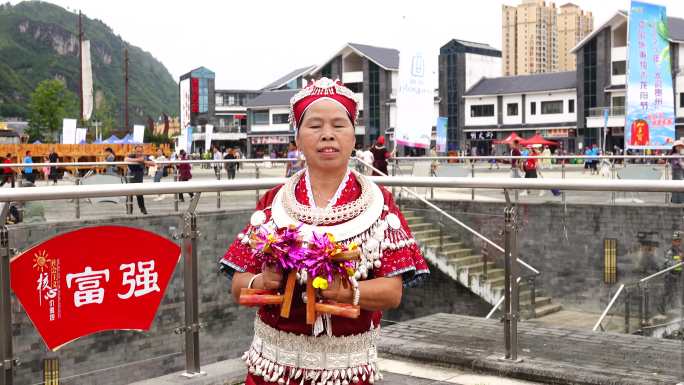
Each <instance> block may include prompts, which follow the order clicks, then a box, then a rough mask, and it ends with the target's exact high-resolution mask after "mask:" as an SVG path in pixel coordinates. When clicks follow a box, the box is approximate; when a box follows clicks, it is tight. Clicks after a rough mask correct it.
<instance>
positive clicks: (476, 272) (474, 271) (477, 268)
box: [458, 262, 494, 278]
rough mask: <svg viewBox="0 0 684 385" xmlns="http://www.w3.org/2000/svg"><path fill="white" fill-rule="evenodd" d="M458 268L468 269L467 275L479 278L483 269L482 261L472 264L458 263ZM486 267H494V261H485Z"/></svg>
mask: <svg viewBox="0 0 684 385" xmlns="http://www.w3.org/2000/svg"><path fill="white" fill-rule="evenodd" d="M458 269H459V270H468V275H471V276H477V277H478V278H479V276H480V275H482V270H484V263H482V262H478V263H473V264H472V265H460V266H458ZM487 269H488V270H489V269H494V262H487Z"/></svg>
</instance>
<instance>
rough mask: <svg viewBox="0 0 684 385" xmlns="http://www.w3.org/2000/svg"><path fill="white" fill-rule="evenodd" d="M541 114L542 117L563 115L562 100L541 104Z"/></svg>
mask: <svg viewBox="0 0 684 385" xmlns="http://www.w3.org/2000/svg"><path fill="white" fill-rule="evenodd" d="M541 113H542V115H550V114H562V113H563V101H562V100H552V101H548V102H541Z"/></svg>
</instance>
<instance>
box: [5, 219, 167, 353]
mask: <svg viewBox="0 0 684 385" xmlns="http://www.w3.org/2000/svg"><path fill="white" fill-rule="evenodd" d="M179 258H180V248H179V247H178V245H177V244H175V243H174V242H171V241H169V240H168V239H166V238H163V237H160V236H159V235H157V234H154V233H151V232H148V231H144V230H140V229H135V228H131V227H122V226H97V227H88V228H83V229H79V230H76V231H72V232H69V233H65V234H62V235H58V236H56V237H54V238H52V239H49V240H47V241H45V242H43V243H41V244H39V245H37V246H34V247H32V248H30V249H29V250H27V251H25V252H23V253H22V254H20V255H18V256H16V257H14V258H12V260H11V262H10V274H11V276H10V278H11V285H12V290H13V291H14V293H15V294H16V296H17V298H19V301H20V302H21V304H22V305H23V306H24V309H25V310H26V313H27V314H28V316H29V318H31V321H33V324H34V325H35V326H36V329H38V332H39V333H40V335H41V336H42V337H43V340H44V341H45V344H46V345H47V346H48V348H50V349H51V350H57V349H59V348H60V347H61V346H63V345H64V344H66V343H68V342H71V341H73V340H75V339H77V338H79V337H83V336H86V335H88V334H92V333H96V332H100V331H104V330H118V329H126V330H149V328H150V326H151V325H152V321H153V320H154V315H155V313H156V312H157V308H158V307H159V303H160V302H161V300H162V298H163V297H164V291H165V290H166V286H167V285H168V284H169V280H170V279H171V275H172V274H173V271H174V269H175V267H176V265H177V264H178V259H179Z"/></svg>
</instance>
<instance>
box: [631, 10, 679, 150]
mask: <svg viewBox="0 0 684 385" xmlns="http://www.w3.org/2000/svg"><path fill="white" fill-rule="evenodd" d="M627 35H628V36H627V37H628V39H627V40H628V43H627V116H626V119H625V145H626V147H627V148H630V149H670V148H671V147H672V142H673V141H674V137H675V128H674V123H675V116H674V94H673V91H672V72H671V70H670V55H671V54H670V43H669V32H668V21H667V14H666V12H665V7H663V6H660V5H655V4H647V3H641V2H637V1H633V2H632V5H631V8H630V12H629V22H628V31H627Z"/></svg>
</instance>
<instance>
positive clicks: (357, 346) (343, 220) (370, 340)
mask: <svg viewBox="0 0 684 385" xmlns="http://www.w3.org/2000/svg"><path fill="white" fill-rule="evenodd" d="M290 107H291V111H290V120H291V123H292V124H293V126H294V127H295V129H296V130H297V135H296V141H297V145H298V147H299V148H300V149H301V151H303V153H304V155H305V157H306V160H307V162H306V168H305V169H304V170H301V171H299V172H298V173H296V174H295V175H293V176H292V177H290V178H289V179H288V180H287V182H286V183H285V184H284V185H282V186H278V187H276V188H274V189H272V190H270V191H269V192H267V193H266V194H265V195H264V196H263V197H262V198H261V200H260V201H259V203H258V204H257V207H256V211H255V213H254V214H253V215H252V217H251V220H250V224H249V225H248V226H247V227H246V228H245V229H244V230H243V232H242V233H240V234H238V238H237V239H236V240H235V241H234V242H233V244H232V245H231V246H230V248H229V249H228V251H227V252H226V254H225V256H224V257H223V258H222V259H221V261H220V265H221V269H222V270H223V271H224V272H226V273H227V274H228V275H229V276H230V277H232V293H233V297H234V298H235V299H236V301H237V300H238V298H239V296H240V291H241V289H243V288H252V289H266V290H279V291H280V292H282V289H283V287H284V273H283V272H282V271H279V270H278V269H276V268H274V267H272V266H269V265H263V266H262V265H260V264H259V263H258V262H256V260H255V257H254V255H253V250H252V249H251V247H250V242H249V239H250V234H252V232H253V231H255V230H256V229H257V228H259V227H261V226H270V227H269V228H272V229H275V228H282V227H287V226H290V225H301V227H300V231H301V232H303V233H307V232H308V233H311V232H312V231H313V232H316V233H318V234H320V233H330V234H332V236H333V237H334V240H335V242H339V243H341V244H344V245H347V246H349V245H352V243H353V244H354V245H358V247H359V248H360V250H361V256H360V258H361V259H360V260H359V261H357V262H355V263H354V266H355V267H354V269H353V271H352V272H350V274H351V276H350V277H348V278H349V281H350V282H351V283H352V284H351V285H349V284H343V283H342V279H345V280H346V279H347V277H344V278H341V277H336V278H335V279H334V280H333V281H332V283H330V284H329V285H328V288H327V289H325V290H319V293H320V294H319V295H320V296H321V297H322V298H323V299H327V300H331V301H334V302H338V303H344V304H353V305H359V306H360V308H361V311H360V316H359V317H358V318H354V319H352V318H342V317H336V316H325V315H323V316H320V315H319V316H318V318H317V319H316V322H315V325H313V326H312V325H308V324H307V323H306V304H305V296H303V295H302V293H303V292H305V291H306V290H305V286H304V285H301V283H304V282H306V277H305V275H306V274H305V272H304V271H302V272H301V274H298V278H300V281H299V282H300V284H299V285H296V288H295V291H294V297H293V303H292V308H291V312H290V316H289V317H288V318H283V317H281V316H280V308H279V307H278V306H273V305H269V306H262V307H261V308H260V309H259V311H258V314H257V317H256V319H255V325H254V332H255V336H254V340H253V342H252V345H251V347H250V349H249V351H247V352H246V353H245V355H244V356H243V359H245V361H246V363H247V366H248V371H249V373H248V375H247V379H246V385H275V384H278V385H286V384H293V385H295V384H297V385H300V384H305V385H307V384H311V385H317V384H324V385H326V384H333V385H348V384H360V385H366V384H373V383H375V382H376V381H378V380H380V379H382V375H381V374H380V372H379V371H378V368H377V364H376V361H377V350H376V342H377V338H378V333H379V330H380V327H379V326H380V319H381V315H382V313H381V312H382V311H383V310H386V309H392V308H396V307H397V306H399V304H400V302H401V296H402V288H403V286H412V285H414V284H415V283H416V282H418V281H419V280H420V279H421V278H423V277H425V276H427V274H428V273H429V270H428V267H427V264H426V263H425V261H424V259H423V257H422V255H421V252H420V249H419V248H418V246H417V245H416V242H415V240H414V239H413V237H412V235H411V232H410V230H409V228H408V226H407V224H406V221H405V220H404V217H403V216H402V214H401V212H400V211H399V208H398V207H397V206H396V204H395V203H394V200H393V198H392V195H391V194H390V192H389V191H388V190H386V189H384V188H382V187H380V186H378V185H376V184H375V183H373V182H371V181H370V180H369V179H368V178H367V177H365V176H363V175H361V174H359V173H358V172H356V171H353V170H351V169H349V168H348V162H349V157H350V155H351V153H352V150H353V149H354V146H355V142H356V140H355V136H354V124H355V122H356V118H357V111H358V102H357V100H356V98H355V95H354V94H353V92H352V91H350V90H349V89H348V88H346V87H344V86H343V85H342V84H341V83H340V82H339V81H336V82H333V81H332V80H330V79H327V78H321V79H319V80H317V81H316V82H312V83H311V84H309V85H308V86H307V87H305V88H304V89H302V90H301V91H300V92H299V93H297V94H296V95H295V96H294V97H293V98H292V100H291V101H290Z"/></svg>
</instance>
